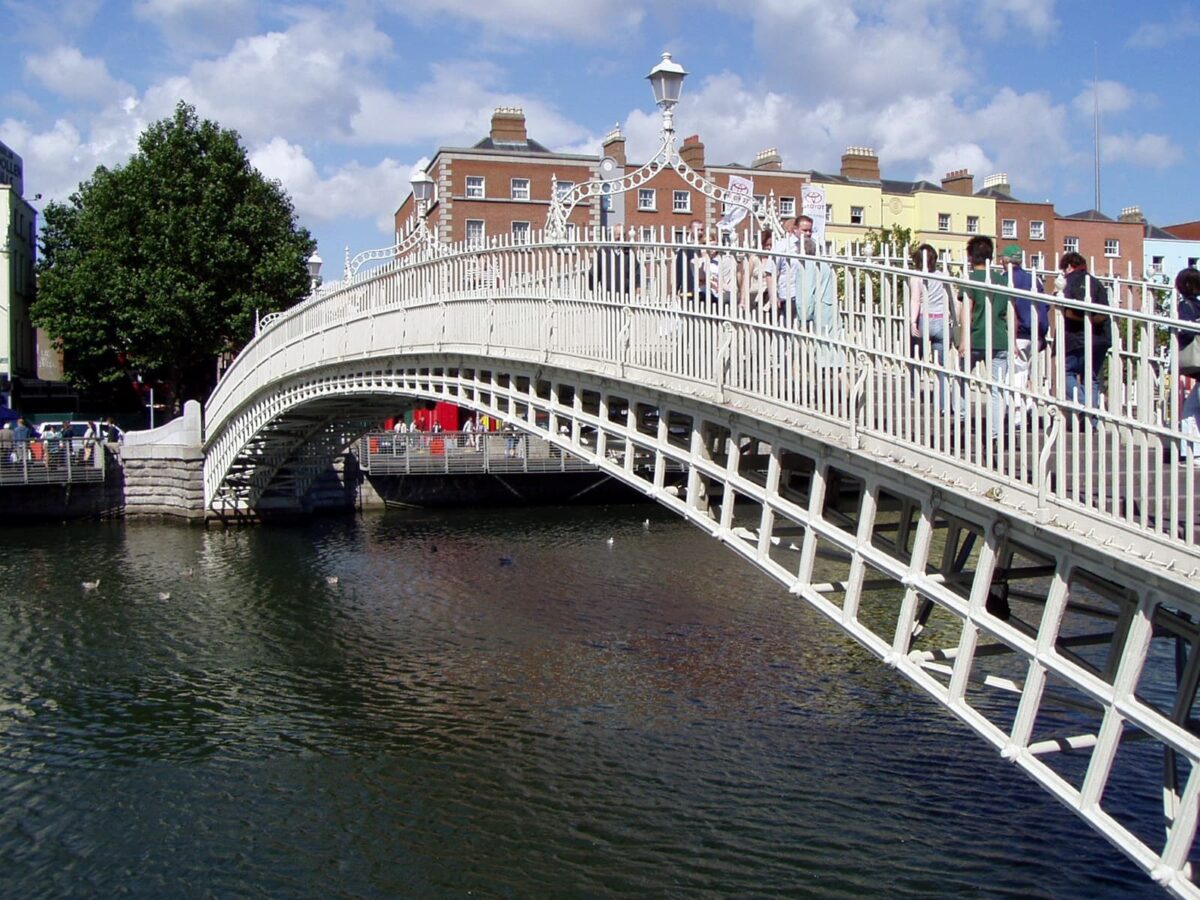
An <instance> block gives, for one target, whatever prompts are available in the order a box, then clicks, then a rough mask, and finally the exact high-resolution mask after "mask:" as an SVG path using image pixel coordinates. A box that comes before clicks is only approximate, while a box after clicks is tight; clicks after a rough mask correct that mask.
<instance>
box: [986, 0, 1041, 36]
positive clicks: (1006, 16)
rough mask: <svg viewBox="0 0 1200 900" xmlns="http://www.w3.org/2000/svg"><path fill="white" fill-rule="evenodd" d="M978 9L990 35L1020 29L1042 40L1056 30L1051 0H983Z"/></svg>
mask: <svg viewBox="0 0 1200 900" xmlns="http://www.w3.org/2000/svg"><path fill="white" fill-rule="evenodd" d="M978 13H979V22H980V25H981V26H982V27H983V30H984V33H985V34H987V36H988V37H991V38H1001V37H1004V36H1006V35H1007V34H1008V33H1009V32H1010V31H1016V30H1021V29H1023V30H1025V31H1027V32H1028V33H1029V34H1030V35H1032V36H1033V38H1034V39H1035V40H1038V41H1045V40H1046V39H1047V38H1050V37H1052V36H1054V35H1055V34H1056V33H1057V32H1058V27H1059V21H1058V18H1057V17H1056V16H1055V15H1054V0H983V2H982V3H981V5H980V6H979V9H978Z"/></svg>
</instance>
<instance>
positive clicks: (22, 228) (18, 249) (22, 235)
mask: <svg viewBox="0 0 1200 900" xmlns="http://www.w3.org/2000/svg"><path fill="white" fill-rule="evenodd" d="M7 149H8V148H7V147H3V145H0V152H2V151H4V150H7ZM18 160H19V157H18ZM6 174H7V170H0V179H2V178H4V177H5V176H6ZM14 180H15V182H16V183H15V184H13V183H0V235H2V238H0V240H2V243H0V321H2V322H3V324H4V327H3V328H0V394H3V395H4V396H5V397H7V394H8V392H9V390H10V384H11V381H12V378H13V377H35V376H36V375H37V356H36V348H35V342H34V331H33V324H32V323H31V321H30V313H29V310H30V307H31V306H32V305H33V299H34V291H35V284H36V282H35V279H34V268H33V267H34V259H35V249H36V240H37V211H36V210H35V209H34V208H33V207H32V206H30V205H29V204H28V203H27V202H26V201H25V199H24V198H23V197H22V196H21V182H20V178H19V177H18V178H16V179H14ZM5 405H7V404H5Z"/></svg>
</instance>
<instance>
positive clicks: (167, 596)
mask: <svg viewBox="0 0 1200 900" xmlns="http://www.w3.org/2000/svg"><path fill="white" fill-rule="evenodd" d="M158 599H159V600H170V599H171V594H170V592H169V591H159V592H158Z"/></svg>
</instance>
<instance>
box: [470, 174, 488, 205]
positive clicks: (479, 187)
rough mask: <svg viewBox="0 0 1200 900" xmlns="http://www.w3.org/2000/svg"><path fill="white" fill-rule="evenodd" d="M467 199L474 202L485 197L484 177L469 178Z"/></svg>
mask: <svg viewBox="0 0 1200 900" xmlns="http://www.w3.org/2000/svg"><path fill="white" fill-rule="evenodd" d="M467 197H469V198H470V199H472V200H482V199H483V197H484V181H483V176H482V175H468V176H467Z"/></svg>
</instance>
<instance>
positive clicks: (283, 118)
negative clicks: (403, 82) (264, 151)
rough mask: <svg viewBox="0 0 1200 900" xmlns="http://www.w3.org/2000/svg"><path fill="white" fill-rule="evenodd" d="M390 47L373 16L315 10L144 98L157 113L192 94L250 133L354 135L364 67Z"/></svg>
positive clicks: (204, 111) (210, 113)
mask: <svg viewBox="0 0 1200 900" xmlns="http://www.w3.org/2000/svg"><path fill="white" fill-rule="evenodd" d="M390 49H391V40H390V38H388V37H387V35H385V34H383V33H382V32H380V31H378V30H377V29H376V28H375V27H374V26H373V25H372V24H370V23H364V22H358V23H355V24H347V23H346V22H341V21H339V22H337V23H333V22H331V21H330V20H329V19H328V18H327V17H326V16H325V15H324V14H322V13H311V14H307V15H305V16H304V17H302V18H300V19H298V21H297V22H296V23H295V24H293V25H292V27H290V28H288V29H287V30H286V31H272V32H268V33H266V34H262V35H257V36H255V37H251V38H243V39H241V40H238V41H237V42H236V43H235V44H234V46H233V49H232V50H230V52H229V53H227V54H226V55H224V56H222V57H220V58H219V59H214V60H206V61H200V62H196V63H194V64H193V65H192V66H191V68H190V69H189V71H188V73H187V74H186V75H180V76H176V77H174V78H170V79H167V80H166V81H164V82H162V83H160V84H158V85H155V86H154V87H152V88H150V89H149V90H148V91H146V95H145V100H144V104H145V108H146V110H147V113H148V115H150V116H151V117H152V118H156V117H161V116H166V115H169V114H170V113H171V110H172V109H174V107H175V104H176V103H177V102H178V101H179V100H180V99H183V100H187V101H188V102H190V103H193V104H194V105H195V106H196V108H197V110H198V111H199V112H200V114H201V115H203V116H206V117H208V118H213V119H215V120H217V121H218V122H220V123H221V124H222V125H223V126H225V127H227V128H236V129H237V130H238V131H239V133H241V134H242V135H243V136H245V137H247V138H248V139H250V140H258V139H264V138H268V137H271V136H273V135H276V134H289V135H293V136H296V135H316V134H321V135H323V136H326V137H329V136H335V135H338V134H339V133H340V134H341V135H348V134H349V131H350V122H351V119H352V117H353V116H354V115H355V113H356V112H357V110H358V105H359V99H358V91H359V90H360V87H359V85H360V84H362V83H364V82H366V81H369V79H368V77H367V75H366V73H365V72H364V71H363V70H364V68H365V66H366V64H368V63H370V62H372V61H374V60H377V59H378V58H379V57H381V56H383V55H385V54H387V53H388V52H390Z"/></svg>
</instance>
